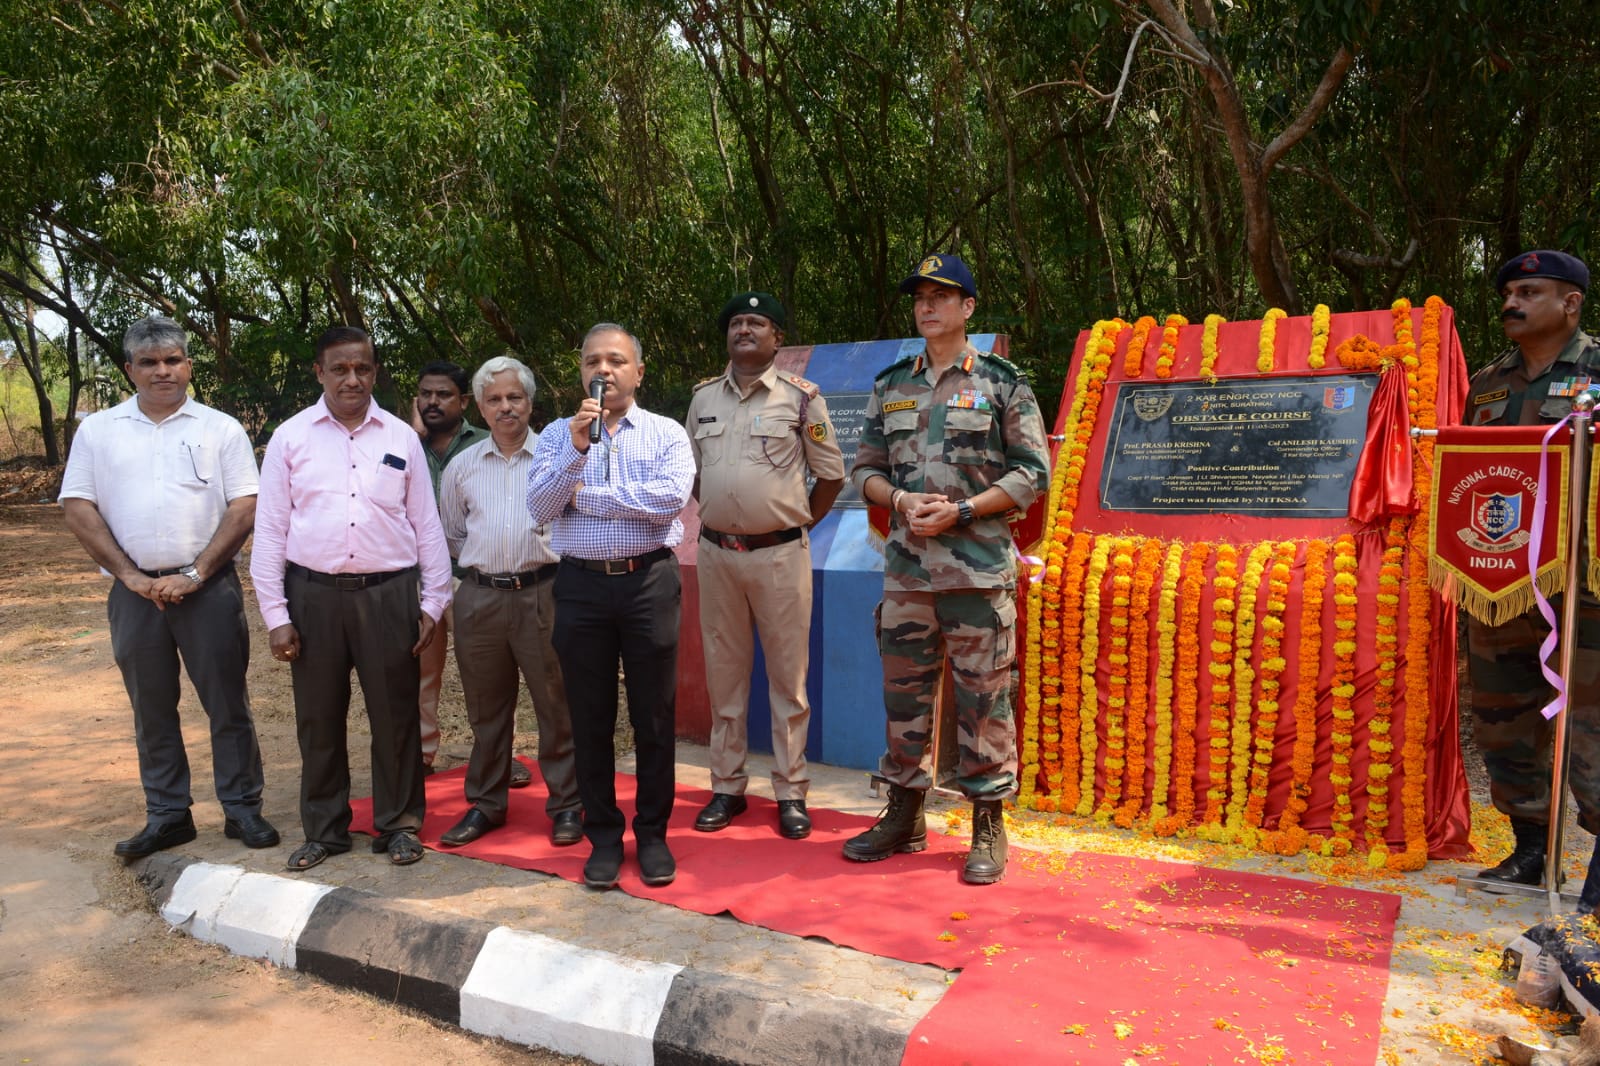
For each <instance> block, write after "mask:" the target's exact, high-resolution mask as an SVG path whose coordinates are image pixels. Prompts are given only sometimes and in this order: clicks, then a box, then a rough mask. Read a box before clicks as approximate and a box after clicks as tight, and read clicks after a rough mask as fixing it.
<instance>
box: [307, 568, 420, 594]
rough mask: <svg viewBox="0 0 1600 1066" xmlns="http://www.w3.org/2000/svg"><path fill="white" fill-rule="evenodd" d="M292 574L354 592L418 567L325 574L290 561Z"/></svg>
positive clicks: (407, 572) (314, 582) (315, 582)
mask: <svg viewBox="0 0 1600 1066" xmlns="http://www.w3.org/2000/svg"><path fill="white" fill-rule="evenodd" d="M285 569H286V570H287V571H288V572H289V573H291V574H298V575H300V576H301V577H303V578H305V579H306V580H307V581H310V582H311V583H312V584H315V585H331V586H333V587H334V588H336V589H340V590H342V591H345V592H354V591H357V590H359V589H370V588H372V587H373V586H374V585H381V584H383V583H384V582H385V581H388V580H389V579H391V578H396V577H400V576H402V575H404V574H414V573H416V572H417V570H416V567H414V566H413V567H407V568H406V569H404V570H386V571H384V572H382V573H379V574H324V573H323V572H322V571H320V570H312V569H311V568H310V567H306V566H301V565H300V564H299V563H290V564H288V566H287V567H286V568H285Z"/></svg>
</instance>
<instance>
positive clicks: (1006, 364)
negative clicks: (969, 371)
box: [978, 350, 1028, 381]
mask: <svg viewBox="0 0 1600 1066" xmlns="http://www.w3.org/2000/svg"><path fill="white" fill-rule="evenodd" d="M978 354H979V355H980V356H982V357H983V358H984V360H985V361H987V362H990V363H994V364H995V365H996V366H998V367H999V368H1000V369H1001V370H1004V371H1006V372H1007V373H1008V374H1010V375H1011V376H1012V377H1013V378H1015V379H1016V380H1018V381H1025V380H1026V379H1027V377H1028V374H1027V372H1026V371H1025V370H1023V369H1022V368H1021V367H1019V366H1017V364H1016V363H1013V362H1012V361H1011V360H1009V359H1007V358H1005V357H1003V356H999V355H995V354H994V353H993V352H985V351H981V350H980V351H979V352H978Z"/></svg>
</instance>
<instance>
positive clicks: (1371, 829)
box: [1364, 516, 1406, 869]
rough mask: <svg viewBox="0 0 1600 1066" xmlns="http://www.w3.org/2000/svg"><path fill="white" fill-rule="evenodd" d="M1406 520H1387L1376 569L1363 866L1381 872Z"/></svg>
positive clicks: (1384, 853)
mask: <svg viewBox="0 0 1600 1066" xmlns="http://www.w3.org/2000/svg"><path fill="white" fill-rule="evenodd" d="M1405 549H1406V520H1405V518H1403V517H1401V516H1396V517H1393V518H1391V519H1389V524H1388V527H1387V528H1386V529H1385V531H1384V541H1383V563H1382V564H1381V565H1380V566H1379V568H1378V596H1377V602H1378V622H1377V627H1376V633H1375V634H1374V637H1373V645H1374V648H1375V650H1376V652H1377V658H1378V664H1377V670H1376V673H1375V681H1374V683H1373V689H1372V719H1371V721H1369V722H1368V723H1367V737H1368V739H1367V751H1368V753H1369V754H1368V758H1367V816H1366V819H1365V823H1364V825H1365V829H1366V837H1367V865H1368V866H1370V867H1372V868H1373V869H1381V868H1382V867H1383V866H1384V865H1385V864H1386V863H1387V862H1388V859H1389V845H1388V843H1387V842H1386V841H1385V840H1384V832H1385V830H1387V829H1388V828H1389V775H1390V774H1392V773H1393V772H1394V763H1393V756H1394V738H1393V736H1392V734H1391V727H1392V726H1393V724H1394V697H1395V691H1394V683H1395V672H1396V669H1397V665H1398V663H1397V660H1398V656H1399V652H1400V586H1401V582H1402V580H1403V579H1404V576H1405V570H1404V563H1405Z"/></svg>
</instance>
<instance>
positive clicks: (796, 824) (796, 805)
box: [778, 800, 811, 840]
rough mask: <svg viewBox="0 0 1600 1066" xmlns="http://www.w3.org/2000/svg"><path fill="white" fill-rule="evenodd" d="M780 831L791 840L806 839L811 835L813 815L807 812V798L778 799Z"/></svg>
mask: <svg viewBox="0 0 1600 1066" xmlns="http://www.w3.org/2000/svg"><path fill="white" fill-rule="evenodd" d="M778 832H779V833H781V834H782V835H784V836H786V837H788V838H789V839H790V840H804V839H805V838H806V837H808V836H810V835H811V815H809V814H807V813H806V801H805V800H779V801H778Z"/></svg>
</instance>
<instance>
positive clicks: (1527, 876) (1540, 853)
mask: <svg viewBox="0 0 1600 1066" xmlns="http://www.w3.org/2000/svg"><path fill="white" fill-rule="evenodd" d="M1511 832H1512V833H1513V834H1515V835H1516V838H1517V845H1516V847H1515V848H1513V849H1512V851H1511V854H1510V855H1507V856H1506V857H1505V858H1504V859H1501V860H1500V863H1499V865H1497V866H1491V867H1489V869H1487V870H1483V871H1481V872H1480V873H1479V874H1478V876H1479V877H1483V878H1487V879H1488V880H1490V881H1505V882H1507V883H1508V884H1513V885H1537V884H1539V883H1541V882H1542V881H1543V880H1544V858H1545V836H1546V833H1547V832H1548V829H1547V827H1546V826H1542V825H1540V824H1538V823H1537V822H1527V821H1523V820H1522V819H1520V818H1513V819H1511Z"/></svg>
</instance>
